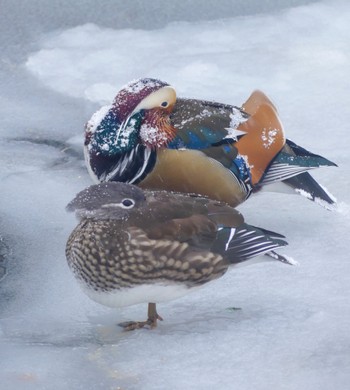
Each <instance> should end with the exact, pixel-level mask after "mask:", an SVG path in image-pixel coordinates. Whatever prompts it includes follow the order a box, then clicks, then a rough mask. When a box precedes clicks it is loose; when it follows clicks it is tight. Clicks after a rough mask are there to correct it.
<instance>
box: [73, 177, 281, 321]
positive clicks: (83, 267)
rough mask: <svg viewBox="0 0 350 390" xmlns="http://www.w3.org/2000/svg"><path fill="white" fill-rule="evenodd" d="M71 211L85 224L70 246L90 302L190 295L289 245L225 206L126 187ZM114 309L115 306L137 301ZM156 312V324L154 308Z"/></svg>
mask: <svg viewBox="0 0 350 390" xmlns="http://www.w3.org/2000/svg"><path fill="white" fill-rule="evenodd" d="M67 208H68V210H70V211H75V212H76V214H77V216H78V217H79V218H80V223H79V224H78V226H77V227H76V228H75V229H74V230H73V232H72V233H71V235H70V237H69V239H68V242H67V246H66V257H67V261H68V265H69V267H70V268H71V270H72V271H73V273H74V275H75V276H76V278H77V279H78V280H79V281H80V282H81V284H82V286H83V287H84V289H85V291H87V292H90V293H91V294H90V295H92V297H93V296H94V295H93V294H95V293H96V294H100V295H101V294H102V296H104V297H106V299H107V298H108V299H110V296H111V295H110V294H116V295H115V296H116V297H117V296H118V292H120V293H122V292H123V293H124V292H125V291H126V292H127V294H129V293H130V295H131V296H132V291H133V290H135V289H136V288H137V287H140V286H146V287H147V288H148V287H152V286H155V285H157V286H162V288H163V287H164V288H166V289H168V290H169V291H171V293H170V298H169V299H172V290H173V289H175V290H176V289H177V288H178V287H179V286H180V287H181V289H182V290H184V291H186V290H188V291H189V290H190V289H192V288H194V287H198V286H201V285H203V284H205V283H207V282H210V281H212V280H214V279H217V278H219V277H220V276H222V275H223V274H224V273H225V272H226V271H227V269H228V268H229V265H230V264H234V263H239V262H242V261H245V260H248V259H249V258H251V257H254V256H256V255H257V254H263V253H266V252H271V251H272V249H273V248H276V247H278V246H283V245H285V244H286V242H285V241H283V240H282V239H281V237H282V236H280V235H278V234H275V233H272V232H267V231H265V230H263V229H259V228H255V227H251V226H249V225H247V224H245V223H244V220H243V217H242V215H241V214H240V213H239V212H238V211H237V210H235V209H233V208H231V207H229V206H227V205H226V204H224V203H219V202H216V201H212V200H209V199H207V198H203V197H199V196H191V195H184V194H179V193H166V192H152V191H143V190H141V189H140V188H137V187H135V186H132V185H130V184H124V183H103V184H99V185H95V186H91V187H89V188H88V189H86V190H84V191H82V192H81V193H79V194H78V195H77V197H76V198H75V199H74V200H73V201H72V202H71V203H70V204H69V205H68V206H67ZM256 248H258V249H256ZM272 253H273V254H275V252H273V251H272ZM280 259H281V258H280ZM151 290H152V288H151ZM177 294H178V292H177V290H176V292H174V297H177V296H178V295H177ZM100 295H99V296H100ZM181 295H183V291H182V292H181ZM151 296H152V297H153V295H152V293H151ZM93 299H94V298H93ZM162 299H163V297H159V300H162ZM147 300H148V297H147V296H144V297H143V296H141V298H139V297H138V298H137V302H144V301H146V302H147ZM109 302H110V301H109ZM116 302H117V303H114V302H113V301H112V303H109V305H115V306H119V305H127V304H133V303H134V300H133V299H131V300H130V301H129V300H128V299H126V301H123V302H122V303H119V301H118V299H117V298H116ZM150 312H152V313H153V317H154V318H153V319H152V321H151V323H152V324H154V323H155V322H156V319H157V318H159V316H158V314H157V313H156V310H155V306H154V307H153V306H152V310H150ZM129 326H130V324H129V325H128V327H129ZM136 327H139V325H138V326H136ZM131 328H133V326H132V327H131Z"/></svg>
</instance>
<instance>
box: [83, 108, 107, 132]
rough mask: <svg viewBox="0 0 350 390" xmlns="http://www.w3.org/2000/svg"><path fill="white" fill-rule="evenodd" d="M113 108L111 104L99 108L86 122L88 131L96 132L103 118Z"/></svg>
mask: <svg viewBox="0 0 350 390" xmlns="http://www.w3.org/2000/svg"><path fill="white" fill-rule="evenodd" d="M111 108H112V106H111V105H108V106H103V107H101V108H100V109H99V110H97V111H96V112H95V113H94V114H93V115H92V117H91V118H90V120H89V121H88V122H87V123H86V132H88V133H90V134H94V133H95V131H96V129H97V127H98V126H99V125H100V123H101V121H102V120H103V118H104V117H105V116H106V115H107V113H108V111H109V110H110V109H111Z"/></svg>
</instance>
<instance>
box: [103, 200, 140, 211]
mask: <svg viewBox="0 0 350 390" xmlns="http://www.w3.org/2000/svg"><path fill="white" fill-rule="evenodd" d="M134 206H135V201H134V200H133V199H129V198H125V199H123V200H122V201H121V202H120V203H106V204H104V205H102V206H101V208H103V209H107V208H121V209H131V208H133V207H134Z"/></svg>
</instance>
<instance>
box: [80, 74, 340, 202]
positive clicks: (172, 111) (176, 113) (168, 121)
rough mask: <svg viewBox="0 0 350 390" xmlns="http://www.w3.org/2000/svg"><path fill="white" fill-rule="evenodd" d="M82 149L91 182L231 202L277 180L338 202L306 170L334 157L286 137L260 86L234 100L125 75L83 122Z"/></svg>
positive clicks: (308, 194) (316, 197)
mask: <svg viewBox="0 0 350 390" xmlns="http://www.w3.org/2000/svg"><path fill="white" fill-rule="evenodd" d="M84 150H85V159H86V163H87V167H88V170H89V173H90V175H91V176H92V178H93V179H94V180H95V181H96V182H104V181H122V182H126V183H133V184H137V185H139V186H140V187H142V188H149V189H164V190H173V191H179V192H185V193H197V194H202V195H206V196H208V197H210V198H212V199H216V200H219V201H225V202H226V203H228V204H229V205H231V206H233V207H235V206H237V205H239V204H240V203H242V202H244V201H245V200H246V199H247V198H248V197H249V195H250V194H251V193H253V192H258V191H259V190H260V189H261V188H262V187H264V186H265V185H268V184H272V183H276V182H279V183H282V184H283V186H284V187H285V189H288V187H289V189H290V188H292V189H293V190H294V191H296V192H298V193H300V194H302V195H305V196H306V197H308V198H309V199H312V200H315V201H317V202H318V203H321V204H323V205H324V206H325V207H327V206H328V207H329V208H330V206H331V205H332V204H333V203H334V202H335V199H334V198H333V197H332V195H330V194H329V193H328V192H327V191H326V190H325V189H324V188H322V187H321V186H320V185H319V184H318V183H317V182H316V181H315V180H314V179H313V178H312V176H311V175H310V174H309V173H308V172H306V171H307V170H309V169H312V168H316V167H320V166H332V165H333V166H335V165H336V164H334V163H333V162H331V161H329V160H327V159H325V158H323V157H321V156H318V155H316V154H313V153H310V152H308V151H307V150H305V149H303V148H301V147H300V146H297V145H296V144H295V143H293V142H292V141H290V140H288V139H286V138H285V135H284V131H283V127H282V124H281V121H280V119H279V117H278V113H277V111H276V108H275V106H274V105H273V104H272V102H271V101H270V100H269V99H268V98H267V97H266V96H265V95H264V94H263V93H262V92H260V91H255V92H253V93H252V95H251V96H250V97H249V99H248V100H247V101H246V102H245V103H244V104H243V106H242V107H241V108H238V107H235V106H232V105H227V104H222V103H216V102H210V101H204V100H196V99H184V98H176V93H175V90H174V88H173V87H171V86H170V85H169V84H167V83H165V82H163V81H160V80H157V79H151V78H144V79H139V80H136V81H133V82H130V83H129V84H128V85H126V86H125V87H124V88H122V89H121V90H120V91H119V92H118V94H117V95H116V97H115V99H114V101H113V103H112V104H111V105H110V106H105V107H102V108H101V109H100V110H99V111H98V112H96V113H95V114H94V115H93V116H92V118H91V119H90V121H89V122H88V123H87V125H86V131H85V148H84ZM270 187H273V186H270Z"/></svg>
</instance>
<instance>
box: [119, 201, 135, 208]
mask: <svg viewBox="0 0 350 390" xmlns="http://www.w3.org/2000/svg"><path fill="white" fill-rule="evenodd" d="M121 204H122V207H123V208H124V209H131V208H132V207H134V206H135V201H134V200H132V199H123V200H122V203H121Z"/></svg>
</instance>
